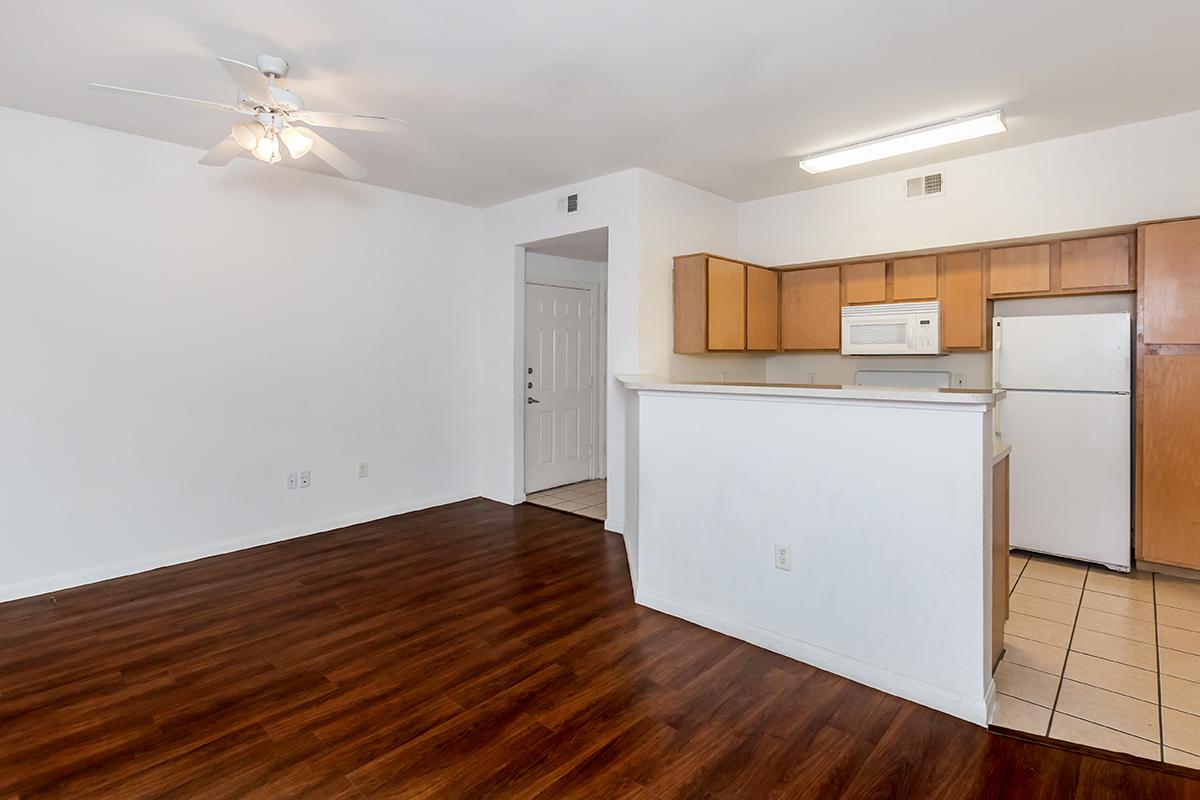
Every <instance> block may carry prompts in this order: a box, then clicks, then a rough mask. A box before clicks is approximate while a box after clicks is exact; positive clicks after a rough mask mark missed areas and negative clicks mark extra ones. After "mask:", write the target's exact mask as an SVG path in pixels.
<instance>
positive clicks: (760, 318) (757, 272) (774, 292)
mask: <svg viewBox="0 0 1200 800" xmlns="http://www.w3.org/2000/svg"><path fill="white" fill-rule="evenodd" d="M746 349H747V350H778V349H779V273H777V272H776V271H775V270H773V269H763V268H762V267H751V266H747V267H746Z"/></svg>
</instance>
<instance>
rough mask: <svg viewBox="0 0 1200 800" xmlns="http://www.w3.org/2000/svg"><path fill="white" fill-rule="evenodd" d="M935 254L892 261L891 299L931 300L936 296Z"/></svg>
mask: <svg viewBox="0 0 1200 800" xmlns="http://www.w3.org/2000/svg"><path fill="white" fill-rule="evenodd" d="M937 288H938V287H937V256H919V257H917V258H900V259H897V260H895V261H893V262H892V299H893V300H896V301H905V302H907V301H909V300H933V299H934V298H936V297H937V293H938V291H937Z"/></svg>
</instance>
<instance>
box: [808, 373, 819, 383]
mask: <svg viewBox="0 0 1200 800" xmlns="http://www.w3.org/2000/svg"><path fill="white" fill-rule="evenodd" d="M808 382H809V383H810V384H813V383H816V382H817V373H815V372H810V373H808Z"/></svg>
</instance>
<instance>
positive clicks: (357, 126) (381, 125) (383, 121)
mask: <svg viewBox="0 0 1200 800" xmlns="http://www.w3.org/2000/svg"><path fill="white" fill-rule="evenodd" d="M293 116H296V117H299V118H300V119H302V120H304V121H305V122H307V123H308V124H309V125H316V126H318V127H320V128H345V129H347V130H352V131H374V132H375V133H404V134H411V133H412V129H410V128H409V127H408V123H407V122H405V121H404V120H402V119H393V118H392V117H378V116H375V115H373V114H339V113H338V112H336V111H300V112H297V113H296V114H294V115H293Z"/></svg>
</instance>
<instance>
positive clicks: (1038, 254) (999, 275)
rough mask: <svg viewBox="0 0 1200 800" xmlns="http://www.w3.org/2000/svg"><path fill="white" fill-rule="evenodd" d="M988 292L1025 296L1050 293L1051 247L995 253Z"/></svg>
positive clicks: (1003, 248) (993, 251)
mask: <svg viewBox="0 0 1200 800" xmlns="http://www.w3.org/2000/svg"><path fill="white" fill-rule="evenodd" d="M988 274H989V279H988V280H989V282H988V293H989V294H992V295H1002V294H1025V293H1027V292H1048V291H1050V245H1048V244H1031V245H1024V246H1022V247H1001V248H998V249H996V250H992V251H991V266H990V268H989V273H988Z"/></svg>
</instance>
